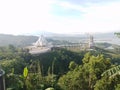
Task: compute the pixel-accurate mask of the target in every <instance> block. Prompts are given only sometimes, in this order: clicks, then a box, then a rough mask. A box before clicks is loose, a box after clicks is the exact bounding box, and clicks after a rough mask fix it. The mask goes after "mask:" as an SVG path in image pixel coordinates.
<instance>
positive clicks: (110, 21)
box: [0, 0, 120, 34]
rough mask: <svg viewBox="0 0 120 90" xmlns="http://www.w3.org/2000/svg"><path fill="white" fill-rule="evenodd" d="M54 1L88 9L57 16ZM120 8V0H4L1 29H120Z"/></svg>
mask: <svg viewBox="0 0 120 90" xmlns="http://www.w3.org/2000/svg"><path fill="white" fill-rule="evenodd" d="M53 3H54V4H59V5H60V6H61V7H64V8H65V9H75V10H78V12H81V11H82V12H84V13H81V15H80V17H77V18H75V17H63V16H62V17H61V16H55V15H54V14H52V12H51V11H52V8H51V7H52V5H53ZM119 10H120V2H113V3H107V4H103V5H101V4H93V3H89V4H86V5H85V6H81V5H75V4H72V3H68V2H57V0H1V1H0V13H1V14H0V33H12V34H20V33H30V32H35V31H39V30H41V31H43V30H46V31H51V32H56V33H73V32H107V31H114V30H119V29H120V25H119V24H120V18H119V17H120V13H119Z"/></svg>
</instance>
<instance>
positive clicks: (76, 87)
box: [0, 45, 120, 90]
mask: <svg viewBox="0 0 120 90" xmlns="http://www.w3.org/2000/svg"><path fill="white" fill-rule="evenodd" d="M119 59H120V57H119V53H118V54H116V53H115V52H111V51H107V50H103V49H100V48H96V50H92V51H84V52H83V51H81V52H77V53H76V52H72V51H68V50H66V49H59V48H57V49H53V50H52V51H51V52H48V53H44V54H39V55H31V54H29V51H28V50H26V49H22V48H16V47H14V46H13V45H9V46H7V47H0V66H1V67H2V69H4V70H5V72H6V73H5V81H6V88H7V90H119V89H120V75H119V73H120V70H119V69H117V68H119V66H117V65H118V64H119ZM114 60H115V61H114ZM111 61H112V62H111ZM116 63H117V64H116Z"/></svg>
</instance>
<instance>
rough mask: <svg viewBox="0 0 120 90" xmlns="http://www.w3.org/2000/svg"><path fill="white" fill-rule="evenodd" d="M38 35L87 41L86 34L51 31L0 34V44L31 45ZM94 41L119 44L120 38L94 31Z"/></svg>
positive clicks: (112, 34)
mask: <svg viewBox="0 0 120 90" xmlns="http://www.w3.org/2000/svg"><path fill="white" fill-rule="evenodd" d="M40 35H44V36H45V37H46V38H47V40H48V41H49V42H53V43H55V42H57V43H61V42H62V43H63V42H64V43H66V42H73V43H79V42H88V39H89V35H88V34H79V33H78V34H74V33H73V34H56V33H51V32H44V34H43V32H41V33H39V32H36V33H33V34H24V35H7V34H0V46H7V45H9V44H12V45H14V46H20V47H23V46H28V45H32V43H34V42H35V41H36V40H37V39H38V37H39V36H40ZM93 37H94V41H95V43H101V42H102V43H111V44H118V45H120V39H119V38H117V37H116V36H115V35H114V33H95V34H93Z"/></svg>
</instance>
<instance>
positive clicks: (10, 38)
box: [0, 34, 38, 47]
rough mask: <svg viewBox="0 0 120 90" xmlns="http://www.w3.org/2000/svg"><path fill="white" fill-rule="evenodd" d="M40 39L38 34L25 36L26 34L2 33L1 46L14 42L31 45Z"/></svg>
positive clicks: (19, 44)
mask: <svg viewBox="0 0 120 90" xmlns="http://www.w3.org/2000/svg"><path fill="white" fill-rule="evenodd" d="M37 39H38V37H37V36H25V35H17V36H15V35H7V34H0V46H7V45H9V44H12V45H14V46H20V47H23V46H27V45H31V44H32V43H33V42H35V41H36V40H37Z"/></svg>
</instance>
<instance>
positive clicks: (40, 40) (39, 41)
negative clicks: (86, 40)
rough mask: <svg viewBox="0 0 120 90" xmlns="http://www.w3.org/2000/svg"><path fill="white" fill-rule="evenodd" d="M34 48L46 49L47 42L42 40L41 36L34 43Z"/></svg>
mask: <svg viewBox="0 0 120 90" xmlns="http://www.w3.org/2000/svg"><path fill="white" fill-rule="evenodd" d="M34 45H35V46H36V47H46V46H47V45H48V42H47V40H46V39H45V38H44V36H43V35H41V36H40V37H39V39H38V40H37V41H36V42H35V43H34Z"/></svg>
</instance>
